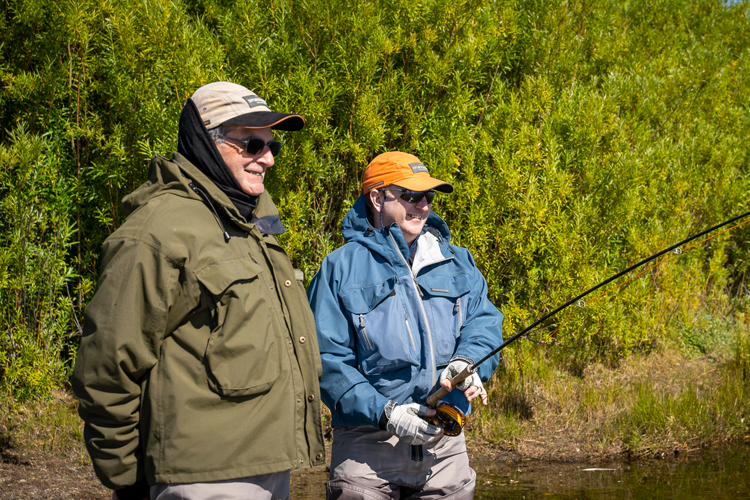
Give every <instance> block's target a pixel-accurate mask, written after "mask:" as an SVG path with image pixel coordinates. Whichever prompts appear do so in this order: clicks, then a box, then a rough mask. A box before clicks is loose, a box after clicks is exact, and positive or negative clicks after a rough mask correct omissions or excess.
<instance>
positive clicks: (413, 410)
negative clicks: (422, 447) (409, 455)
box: [386, 403, 443, 445]
mask: <svg viewBox="0 0 750 500" xmlns="http://www.w3.org/2000/svg"><path fill="white" fill-rule="evenodd" d="M434 414H435V410H433V409H431V408H427V407H426V406H422V405H420V404H419V403H409V404H405V405H396V406H395V407H394V408H393V409H392V410H391V415H390V417H388V424H387V426H386V428H387V429H388V431H389V432H390V433H391V434H393V435H395V436H398V438H399V440H401V441H403V442H404V443H408V444H413V445H417V444H425V443H430V442H432V441H437V440H438V439H440V437H442V435H443V429H441V428H440V427H437V426H435V425H432V424H429V423H427V422H426V421H425V420H422V418H421V417H424V416H432V415H434Z"/></svg>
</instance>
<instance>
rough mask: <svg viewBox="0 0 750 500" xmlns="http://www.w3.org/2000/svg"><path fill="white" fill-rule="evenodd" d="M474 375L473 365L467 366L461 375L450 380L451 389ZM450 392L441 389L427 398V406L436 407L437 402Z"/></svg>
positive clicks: (443, 388)
mask: <svg viewBox="0 0 750 500" xmlns="http://www.w3.org/2000/svg"><path fill="white" fill-rule="evenodd" d="M473 373H474V370H472V365H469V366H467V367H466V368H464V369H463V371H462V372H461V373H459V374H458V375H456V376H455V377H453V378H452V379H450V382H451V387H456V385H458V384H459V383H461V382H463V381H464V380H466V379H467V378H469V377H470V376H471V375H472V374H473ZM448 392H449V391H448V389H446V388H445V387H442V386H441V387H440V389H438V390H437V391H435V392H433V393H432V394H430V395H429V396H428V397H427V406H435V405H436V404H437V402H438V401H440V400H441V399H442V398H443V396H445V395H446V394H448Z"/></svg>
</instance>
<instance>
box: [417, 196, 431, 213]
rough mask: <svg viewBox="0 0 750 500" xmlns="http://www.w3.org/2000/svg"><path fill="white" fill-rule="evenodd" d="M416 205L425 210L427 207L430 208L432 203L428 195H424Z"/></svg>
mask: <svg viewBox="0 0 750 500" xmlns="http://www.w3.org/2000/svg"><path fill="white" fill-rule="evenodd" d="M415 207H417V208H418V209H419V210H425V209H428V210H429V208H430V204H429V203H428V202H427V197H426V196H424V197H422V199H421V200H419V203H417V204H416V205H415Z"/></svg>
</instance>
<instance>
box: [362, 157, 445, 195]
mask: <svg viewBox="0 0 750 500" xmlns="http://www.w3.org/2000/svg"><path fill="white" fill-rule="evenodd" d="M392 184H393V185H396V186H398V187H402V188H404V189H410V190H412V191H429V190H431V189H434V190H436V191H440V192H443V193H452V192H453V186H452V185H451V184H449V183H447V182H445V181H441V180H440V179H435V178H434V177H430V172H429V171H428V170H427V167H425V166H424V164H423V163H422V162H421V161H419V158H417V157H416V156H414V155H410V154H409V153H402V152H401V151H391V152H388V153H383V154H381V155H378V156H376V157H375V159H373V160H372V161H371V162H370V164H369V165H367V168H366V169H365V173H364V176H363V177H362V194H367V193H369V192H370V191H372V190H373V189H376V188H379V187H387V186H390V185H392Z"/></svg>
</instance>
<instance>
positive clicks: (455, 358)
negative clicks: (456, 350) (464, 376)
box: [451, 355, 474, 365]
mask: <svg viewBox="0 0 750 500" xmlns="http://www.w3.org/2000/svg"><path fill="white" fill-rule="evenodd" d="M453 361H463V362H464V363H469V364H470V365H473V364H474V360H473V359H471V358H470V357H469V356H461V355H458V356H453V357H452V358H451V362H453Z"/></svg>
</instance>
